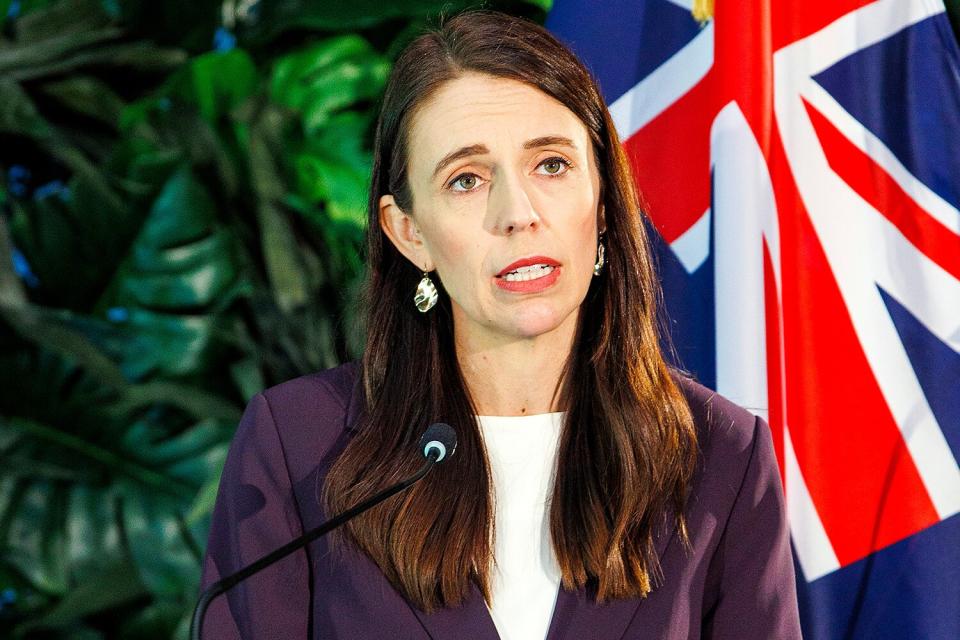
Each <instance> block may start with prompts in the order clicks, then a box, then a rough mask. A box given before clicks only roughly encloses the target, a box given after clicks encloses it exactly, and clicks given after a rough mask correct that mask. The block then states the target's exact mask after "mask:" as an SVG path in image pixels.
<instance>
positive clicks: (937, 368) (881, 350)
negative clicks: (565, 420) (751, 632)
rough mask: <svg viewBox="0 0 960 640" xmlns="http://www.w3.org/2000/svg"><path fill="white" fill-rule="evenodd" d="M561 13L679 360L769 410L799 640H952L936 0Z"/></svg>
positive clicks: (561, 6) (955, 367) (952, 283)
mask: <svg viewBox="0 0 960 640" xmlns="http://www.w3.org/2000/svg"><path fill="white" fill-rule="evenodd" d="M690 4H691V2H690V0H687V1H682V0H669V1H668V0H611V1H609V2H605V3H602V4H601V3H592V2H587V1H582V0H580V1H578V0H569V1H567V0H558V1H557V3H556V4H555V5H554V8H553V9H552V11H551V14H550V16H549V18H548V22H547V26H548V28H550V29H551V30H552V31H553V32H554V33H555V34H557V35H558V36H559V37H560V38H561V39H563V40H564V41H566V42H567V43H568V44H569V45H570V46H571V47H572V48H573V50H574V51H575V52H577V54H578V55H579V56H580V58H581V59H582V60H584V62H585V63H586V64H587V66H588V67H589V68H591V70H592V71H593V73H594V75H595V76H597V78H598V80H599V82H600V85H601V90H602V91H603V92H604V95H605V97H606V99H607V101H608V104H609V106H610V110H611V113H612V115H613V118H614V121H615V123H616V126H617V129H618V131H619V133H620V136H621V138H622V140H623V141H624V146H625V148H626V149H627V152H628V154H629V156H630V158H631V160H632V163H633V167H634V172H635V177H636V181H637V184H638V186H639V187H640V190H641V193H642V194H643V196H644V198H645V203H646V206H647V210H648V212H649V214H650V216H651V219H652V221H653V223H654V226H655V227H656V229H657V231H658V232H659V236H660V237H659V239H658V242H659V243H660V246H659V247H658V249H659V250H660V252H661V260H660V262H661V276H662V278H663V281H664V288H665V297H666V302H667V308H668V312H669V315H670V318H671V323H672V331H673V333H674V336H673V337H674V342H675V345H676V347H677V352H678V354H679V358H680V360H681V363H682V365H683V366H685V367H686V368H687V369H690V370H692V371H693V372H694V373H696V374H697V376H698V378H699V379H700V380H701V381H703V382H705V383H706V384H708V385H711V386H713V387H714V388H716V389H717V390H718V391H719V392H721V393H723V394H724V395H726V396H727V397H730V398H731V399H733V400H735V401H736V402H738V403H740V404H741V405H743V406H745V407H747V408H750V409H752V410H754V411H755V412H757V413H758V414H761V415H762V416H763V417H765V418H767V420H768V422H769V424H770V426H771V429H772V432H773V434H774V441H775V445H776V447H777V453H778V457H779V460H780V464H781V475H782V478H783V482H784V487H785V492H786V497H787V507H788V512H789V517H790V521H791V533H792V541H793V545H794V552H795V558H796V560H797V567H798V582H799V587H800V599H801V617H802V620H803V624H804V632H805V635H806V636H807V637H809V638H816V639H820V638H871V639H880V640H882V639H884V638H891V639H893V638H896V639H898V640H900V639H902V638H960V515H957V514H958V512H960V467H958V464H957V460H958V459H960V50H958V47H957V42H956V39H955V38H954V35H953V33H952V31H951V28H950V24H949V22H948V20H947V18H946V16H945V14H944V5H943V4H942V2H940V1H939V0H877V1H865V0H807V1H805V2H801V1H800V0H780V1H776V2H775V1H774V0H749V1H747V2H737V3H728V2H718V3H717V10H716V16H715V17H714V18H713V19H712V20H710V21H708V22H707V23H705V24H700V23H698V22H696V21H695V20H694V19H693V17H692V16H691V13H690V9H691V6H690Z"/></svg>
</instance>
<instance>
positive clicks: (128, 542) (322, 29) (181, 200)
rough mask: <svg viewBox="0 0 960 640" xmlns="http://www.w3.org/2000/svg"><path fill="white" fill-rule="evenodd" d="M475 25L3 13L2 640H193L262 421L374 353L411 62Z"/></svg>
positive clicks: (265, 8)
mask: <svg viewBox="0 0 960 640" xmlns="http://www.w3.org/2000/svg"><path fill="white" fill-rule="evenodd" d="M549 4H550V0H528V1H523V0H502V1H494V2H486V3H485V6H487V7H488V8H495V9H500V10H504V11H507V12H510V13H513V14H517V15H523V16H526V17H529V18H532V19H534V20H536V21H539V22H542V21H543V19H544V17H545V15H546V10H547V9H548V7H549ZM475 5H476V3H475V2H467V1H465V0H461V1H454V2H443V3H440V2H437V1H435V0H393V1H392V2H389V3H382V2H376V1H373V0H353V1H352V2H313V1H308V0H272V1H264V2H258V1H257V0H222V1H217V2H211V1H208V0H194V1H187V0H169V1H165V2H149V1H146V0H130V1H125V0H57V1H50V0H20V1H17V0H13V1H11V0H0V16H5V17H4V18H3V22H2V32H0V171H2V180H0V637H30V638H64V639H66V638H69V639H83V640H86V639H88V638H89V639H95V638H138V639H141V640H144V639H147V640H148V639H151V638H171V637H186V629H187V625H188V616H189V612H190V610H191V609H192V606H193V602H194V599H195V597H196V592H197V586H198V581H199V567H200V559H201V555H202V550H203V547H204V545H205V542H206V537H207V528H208V523H209V513H210V509H211V507H212V504H213V500H214V497H215V492H216V488H217V481H218V478H219V473H220V469H221V466H222V464H223V460H224V457H225V454H226V450H227V446H228V444H229V440H230V437H231V436H232V434H233V431H234V429H235V428H236V424H237V421H238V420H239V417H240V414H241V412H242V409H243V406H244V405H245V403H246V402H247V400H248V399H249V398H250V397H251V396H252V395H253V394H254V393H256V392H257V391H259V390H261V389H262V388H264V387H266V386H269V385H271V384H275V383H278V382H281V381H283V380H286V379H289V378H292V377H295V376H297V375H300V374H303V373H307V372H310V371H315V370H317V369H321V368H325V367H329V366H333V365H335V364H338V363H339V362H341V361H343V360H346V359H348V358H351V357H355V356H357V355H358V353H359V352H360V350H361V348H362V341H363V337H362V329H361V328H360V327H358V324H357V322H356V319H355V316H356V314H355V312H354V300H355V297H356V291H357V285H358V281H359V277H360V275H361V259H360V242H361V237H362V232H363V227H364V217H365V209H366V191H367V181H368V174H369V169H370V145H371V138H372V131H371V129H372V126H371V125H372V124H373V119H374V116H375V111H376V106H377V100H378V98H379V96H380V94H381V92H382V90H383V87H384V83H385V80H386V77H387V74H388V72H389V69H390V65H391V61H392V60H393V58H394V57H395V55H396V54H397V52H398V51H399V50H400V48H401V47H402V45H403V44H404V43H405V42H406V41H407V40H409V38H411V37H412V35H414V34H415V33H416V32H418V31H419V30H420V29H421V28H422V27H423V26H424V25H425V24H427V23H430V22H435V19H436V16H437V15H438V14H439V13H440V12H441V11H443V12H446V13H450V12H454V11H457V10H459V9H462V8H464V7H466V6H475Z"/></svg>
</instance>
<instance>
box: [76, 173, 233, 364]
mask: <svg viewBox="0 0 960 640" xmlns="http://www.w3.org/2000/svg"><path fill="white" fill-rule="evenodd" d="M242 288H243V283H242V282H241V281H240V272H239V268H238V263H237V256H236V250H235V247H234V243H233V240H232V238H231V236H230V235H229V233H228V232H227V231H226V230H225V229H224V228H222V227H221V226H220V225H219V224H218V223H217V222H216V208H215V205H214V203H213V200H212V198H211V197H210V195H209V193H208V192H207V190H206V188H205V187H204V186H203V185H202V184H201V183H200V182H199V181H198V180H197V179H196V178H195V177H194V176H193V174H192V173H191V172H190V171H189V170H188V169H181V170H179V171H177V172H176V173H174V174H173V175H172V176H171V177H170V179H169V180H168V182H167V184H166V185H165V186H164V187H163V189H162V190H161V192H160V194H159V195H158V197H157V198H156V200H155V201H154V203H153V205H152V207H151V208H150V211H149V213H148V214H147V217H146V220H145V222H144V224H143V226H142V227H141V229H140V232H139V234H138V235H137V237H136V238H135V239H134V241H133V243H132V244H131V245H130V249H129V253H128V255H127V257H126V258H125V259H124V261H123V262H122V263H121V264H120V267H119V268H118V269H117V271H116V273H115V275H114V277H113V280H112V282H111V284H110V286H109V287H108V289H107V293H106V294H105V295H104V297H103V299H102V300H101V301H100V302H99V304H98V307H97V308H98V310H99V311H100V312H102V313H103V314H105V315H108V316H109V318H110V319H111V323H110V324H108V323H107V322H106V321H102V320H95V319H87V320H85V321H82V323H78V326H82V327H83V328H84V329H86V330H87V331H88V332H89V333H88V335H90V337H91V338H92V339H94V340H95V341H96V342H97V343H98V344H101V345H103V346H104V348H106V349H107V350H108V352H109V353H112V354H114V355H115V357H117V358H118V360H119V361H120V363H121V365H122V367H123V370H124V371H125V372H126V374H127V375H128V376H129V377H130V378H131V379H135V380H139V379H143V378H144V377H146V376H147V375H149V374H152V373H158V372H162V373H165V374H169V375H189V374H194V375H196V374H198V373H200V372H202V371H204V370H206V368H208V367H209V365H210V362H211V358H212V356H213V354H214V353H215V351H216V348H217V340H216V330H217V325H218V323H219V318H218V314H219V313H221V312H222V311H224V310H225V309H226V308H227V307H228V306H229V305H230V303H231V302H232V300H233V299H234V298H235V297H236V296H237V295H238V294H239V293H241V292H242Z"/></svg>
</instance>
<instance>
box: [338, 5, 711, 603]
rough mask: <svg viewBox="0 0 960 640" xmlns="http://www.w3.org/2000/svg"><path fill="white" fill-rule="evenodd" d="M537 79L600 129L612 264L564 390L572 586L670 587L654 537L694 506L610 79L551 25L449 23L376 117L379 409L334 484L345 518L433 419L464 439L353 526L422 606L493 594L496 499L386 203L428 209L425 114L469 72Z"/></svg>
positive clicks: (371, 400)
mask: <svg viewBox="0 0 960 640" xmlns="http://www.w3.org/2000/svg"><path fill="white" fill-rule="evenodd" d="M468 71H472V72H480V73H485V74H488V75H491V76H495V77H498V78H509V79H513V80H518V81H520V82H524V83H526V84H528V85H530V86H532V87H535V88H537V89H539V90H540V91H542V92H544V93H545V94H547V95H548V96H551V97H552V98H554V99H556V100H558V101H559V102H560V103H561V104H563V105H565V106H566V107H567V108H568V109H570V111H572V112H573V113H574V114H575V115H576V116H577V117H579V118H580V120H581V121H582V122H583V124H584V125H585V126H586V128H587V130H588V131H589V134H590V138H591V140H592V143H593V148H594V151H595V154H596V160H597V167H598V169H599V173H600V182H601V187H600V201H601V202H602V203H603V205H604V210H605V222H606V238H605V242H606V246H607V252H606V254H607V264H606V267H605V268H604V272H603V274H602V275H601V276H600V277H598V278H594V279H593V282H592V283H591V285H590V289H589V291H588V292H587V296H586V299H585V301H584V303H583V305H582V307H581V313H580V321H579V325H578V329H577V337H576V339H575V344H574V347H573V351H572V353H571V354H570V356H569V359H568V362H567V365H566V373H565V376H564V379H563V381H562V383H561V387H560V406H561V408H562V409H563V410H565V411H566V412H567V413H566V418H565V422H564V427H563V432H562V435H561V438H560V447H559V452H558V459H557V465H556V479H555V483H554V490H553V499H552V503H551V509H550V529H551V534H552V539H553V546H554V550H555V552H556V556H557V559H558V561H559V566H560V569H561V571H562V582H563V586H564V587H565V588H567V589H574V588H579V587H583V586H586V585H587V584H589V583H592V586H593V588H595V594H596V595H595V597H596V599H597V600H598V601H603V600H607V599H610V598H626V597H643V596H645V595H646V594H647V593H648V592H649V591H650V589H651V588H652V586H653V584H654V583H655V581H656V580H657V576H658V572H659V564H658V559H657V556H656V551H655V549H654V546H653V535H654V531H655V530H656V529H657V528H658V527H659V526H661V525H662V524H663V523H664V518H667V517H669V515H668V514H670V513H671V512H672V513H673V514H674V515H673V517H674V518H675V522H676V524H677V526H678V527H679V531H680V534H681V536H682V537H683V538H684V539H685V537H686V529H685V526H684V519H683V507H684V502H685V499H686V495H687V490H688V485H689V482H690V478H691V475H692V473H693V468H694V465H695V462H696V435H695V431H694V428H693V421H692V417H691V415H690V411H689V409H688V407H687V405H686V402H685V400H684V397H683V395H682V394H681V392H680V391H679V389H678V387H677V386H676V384H675V383H674V381H673V379H672V377H671V373H670V370H669V369H668V366H667V364H666V363H665V361H664V358H663V354H662V353H661V347H660V342H659V336H658V331H657V326H658V323H657V317H658V316H657V308H658V304H659V295H660V292H659V287H658V283H657V279H656V276H655V273H654V269H653V264H652V258H651V252H650V248H649V246H648V238H647V232H646V229H645V223H644V219H643V214H642V212H641V210H640V206H639V204H638V197H637V193H636V191H635V188H634V184H633V180H632V177H631V173H630V168H629V165H628V161H627V158H626V155H625V153H624V151H623V149H622V148H621V146H620V142H619V140H618V138H617V134H616V131H615V129H614V126H613V122H612V120H611V118H610V115H609V113H608V112H607V109H606V107H605V105H604V102H603V99H602V97H601V96H600V93H599V91H598V90H597V87H596V84H595V83H594V81H593V79H592V78H591V77H590V75H589V73H588V72H587V71H586V69H585V68H584V67H583V65H582V64H581V63H580V62H579V61H578V60H577V59H576V57H575V56H574V55H573V54H572V53H570V52H569V51H568V50H567V49H566V48H565V47H564V46H563V45H562V44H560V43H559V42H558V41H557V40H556V39H555V38H554V37H553V36H552V35H550V33H548V32H547V31H546V30H545V29H543V28H542V27H539V26H537V25H535V24H533V23H531V22H528V21H525V20H521V19H518V18H513V17H510V16H506V15H503V14H498V13H494V12H469V13H464V14H460V15H459V16H456V17H454V18H451V19H449V20H447V21H446V22H444V23H443V24H441V25H440V27H439V28H437V29H436V30H434V31H432V32H429V33H427V34H425V35H422V36H420V37H418V38H417V39H415V40H414V41H413V42H412V43H411V44H410V45H409V46H408V47H407V48H406V49H405V50H404V52H403V53H402V54H401V55H400V57H399V59H398V60H397V63H396V65H395V66H394V69H393V72H392V75H391V77H390V80H389V82H388V85H387V90H386V94H385V96H384V98H383V104H382V108H381V113H380V119H379V122H378V124H377V131H376V141H375V144H374V164H373V178H372V184H371V188H370V201H369V216H370V217H369V227H368V230H367V236H368V254H367V258H368V268H369V279H368V282H367V305H366V307H367V309H366V313H367V345H366V350H365V352H364V357H363V362H362V376H363V392H364V395H365V401H366V403H365V413H364V415H363V417H362V418H361V420H360V423H359V424H358V425H357V426H356V432H355V435H354V437H353V438H352V440H351V441H350V443H349V444H348V445H347V447H346V449H345V450H344V452H343V453H342V455H341V456H340V457H339V458H338V459H337V461H336V463H335V464H334V466H333V467H332V469H331V471H330V473H329V474H328V476H327V479H326V483H325V491H324V498H325V501H326V505H327V507H328V508H329V509H330V510H331V511H332V512H336V511H340V510H343V509H344V508H346V507H348V506H349V505H352V504H354V503H356V502H357V501H359V500H361V499H363V498H365V497H368V496H370V495H372V494H373V493H375V492H376V491H378V490H380V489H382V488H384V487H386V486H388V485H389V484H391V483H394V482H397V481H399V480H400V479H402V478H403V477H405V476H407V475H409V474H411V473H413V472H414V471H415V470H416V469H417V468H418V467H419V465H420V460H421V458H420V457H419V456H418V455H417V454H416V442H417V438H418V437H419V436H420V434H421V432H422V431H423V429H424V428H425V427H426V426H427V425H429V424H430V423H432V422H436V421H441V420H442V421H446V422H449V423H450V424H452V425H454V426H455V427H456V429H457V432H458V435H459V445H458V449H457V453H456V455H455V456H454V457H453V458H452V459H451V460H450V461H449V462H446V463H444V464H443V465H440V466H438V467H437V468H436V469H435V470H434V471H433V473H432V474H431V475H430V476H428V477H427V478H426V479H425V480H424V481H423V482H421V483H420V484H418V485H416V486H415V487H414V488H413V489H411V490H410V491H408V492H407V493H405V494H402V495H400V496H397V497H394V498H392V499H391V500H389V501H387V502H386V503H384V504H383V505H381V506H380V507H378V508H377V509H375V510H374V511H372V512H370V513H368V514H367V515H366V516H364V517H361V518H358V519H357V520H354V521H353V523H352V524H351V525H350V526H349V529H348V531H347V534H348V536H349V537H350V539H351V540H352V541H353V542H354V543H355V544H356V545H357V546H358V547H359V548H360V549H362V550H363V551H364V552H365V553H367V554H368V555H369V556H370V558H372V559H373V561H374V562H376V563H377V565H379V567H380V568H381V570H382V571H383V573H384V574H385V575H386V577H387V578H388V579H389V580H390V582H391V583H392V584H393V585H394V586H395V587H396V588H397V589H398V590H399V591H400V593H402V594H403V595H404V596H405V597H406V598H407V599H408V600H409V601H410V602H411V603H413V604H414V605H416V606H417V607H419V608H420V609H422V610H425V611H430V610H432V609H435V608H436V607H442V606H453V605H456V604H458V603H459V602H461V601H462V600H463V599H464V597H465V596H466V594H467V592H468V590H469V588H470V581H471V580H472V581H474V582H476V583H477V585H478V586H479V587H480V589H481V591H482V592H483V594H484V596H485V597H486V598H487V600H488V601H489V598H490V570H491V564H492V559H493V557H492V541H493V526H494V523H493V513H494V510H493V502H492V501H493V498H492V496H491V489H490V488H491V480H490V475H489V469H488V466H487V462H486V454H485V450H484V446H483V441H482V439H481V436H480V432H479V428H478V425H477V422H476V417H475V416H476V411H475V407H474V405H473V402H472V401H471V399H470V394H469V390H468V389H467V388H466V385H465V383H464V381H463V377H462V375H461V372H460V369H459V365H458V363H457V358H456V353H455V348H454V342H453V322H452V314H451V307H450V300H449V297H448V296H447V295H446V294H445V293H444V292H443V291H442V287H440V288H441V292H440V301H439V302H438V304H437V306H436V307H435V308H434V309H433V310H432V311H430V312H429V313H427V314H420V313H419V312H418V311H417V310H416V309H415V308H414V305H413V293H414V289H415V287H416V284H417V282H418V281H419V280H420V278H421V275H422V274H421V273H420V272H419V271H418V270H417V268H416V267H415V266H414V265H412V264H411V263H410V262H408V261H407V260H406V259H405V258H404V257H403V256H401V255H400V253H399V252H398V251H397V250H396V249H395V248H394V246H393V245H392V244H391V243H390V241H389V240H388V239H387V237H386V236H385V235H384V233H383V231H382V230H381V228H380V223H379V200H380V197H381V196H382V195H384V194H388V193H390V194H393V195H394V198H395V199H396V202H397V204H398V206H399V207H400V208H401V209H403V210H404V211H407V212H411V213H412V214H413V215H415V213H414V203H413V202H412V196H411V191H410V188H409V184H408V181H407V174H406V171H407V158H408V155H409V154H408V149H407V144H408V135H409V130H410V123H411V119H412V117H413V115H414V114H415V112H416V110H417V109H418V108H419V107H420V106H422V105H423V104H424V103H425V102H426V100H428V99H429V98H430V96H431V95H433V93H434V92H435V91H436V90H437V89H438V88H439V87H440V86H441V85H443V84H444V83H446V82H449V81H450V80H452V79H454V78H456V77H458V76H459V75H460V74H462V73H464V72H468Z"/></svg>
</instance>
